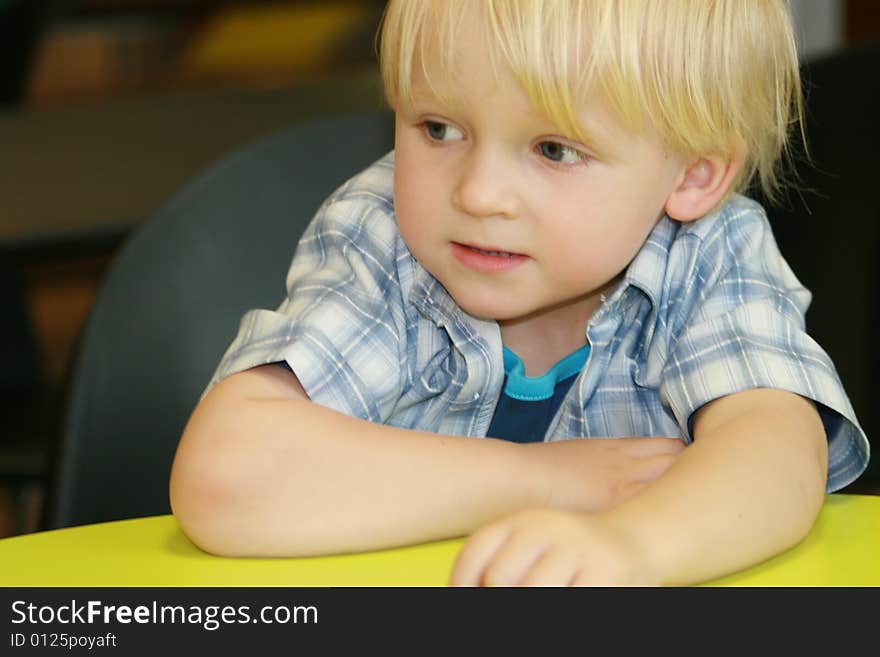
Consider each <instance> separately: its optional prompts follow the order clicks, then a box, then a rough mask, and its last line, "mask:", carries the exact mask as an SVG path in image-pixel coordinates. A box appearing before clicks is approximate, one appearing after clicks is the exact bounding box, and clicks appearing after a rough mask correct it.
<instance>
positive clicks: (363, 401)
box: [209, 191, 406, 422]
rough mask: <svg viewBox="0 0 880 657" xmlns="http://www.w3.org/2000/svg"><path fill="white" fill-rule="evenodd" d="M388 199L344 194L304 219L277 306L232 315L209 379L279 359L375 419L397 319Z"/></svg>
mask: <svg viewBox="0 0 880 657" xmlns="http://www.w3.org/2000/svg"><path fill="white" fill-rule="evenodd" d="M398 244H399V239H398V232H397V230H396V223H395V221H394V218H393V213H392V212H391V210H390V203H389V202H385V201H383V200H382V199H380V198H377V197H375V195H373V194H370V193H367V192H363V193H358V192H357V191H349V192H348V193H346V194H344V195H341V196H339V195H337V196H335V197H331V199H330V200H328V202H327V203H325V205H324V206H323V207H322V208H321V209H320V210H319V211H318V213H317V215H316V216H315V218H314V219H313V220H312V222H311V223H310V224H309V226H308V228H307V229H306V231H305V233H304V234H303V237H302V239H301V240H300V243H299V245H298V246H297V249H296V253H295V255H294V258H293V262H292V264H291V267H290V270H289V272H288V275H287V297H286V299H285V300H284V301H283V302H282V303H281V305H280V306H279V308H278V309H277V310H274V311H272V310H263V309H256V310H251V311H249V312H247V313H246V314H245V315H244V317H243V318H242V320H241V323H240V326H239V331H238V334H237V336H236V338H235V340H234V341H233V342H232V344H231V345H230V346H229V348H228V349H227V351H226V353H225V355H224V356H223V358H222V360H221V362H220V365H219V366H218V368H217V371H216V373H215V375H214V377H213V379H212V381H211V384H210V385H209V389H210V386H213V385H214V384H216V383H217V382H219V381H220V380H221V379H223V378H224V377H226V376H229V375H230V374H233V373H236V372H240V371H243V370H245V369H249V368H251V367H255V366H257V365H262V364H267V363H273V362H282V361H284V362H286V363H287V364H288V365H289V366H290V368H291V369H292V370H293V372H294V373H295V374H296V376H297V378H298V379H299V381H300V383H301V384H302V386H303V388H304V389H305V391H306V393H307V394H308V395H309V397H310V398H311V399H312V400H313V401H315V402H316V403H319V404H321V405H324V406H327V407H329V408H332V409H334V410H337V411H340V412H342V413H345V414H347V415H351V416H353V417H359V418H362V419H366V420H370V421H373V422H383V421H384V420H385V419H386V418H387V417H388V416H389V415H390V414H391V411H392V409H393V407H394V404H395V403H396V401H397V399H398V398H399V396H400V390H401V383H400V381H401V368H402V364H401V363H402V361H403V358H402V353H404V351H405V345H404V344H403V340H405V333H406V331H405V319H404V315H403V308H402V301H401V300H402V294H401V287H400V282H399V277H398V275H397V268H396V255H395V254H396V252H397V250H398V248H399V247H398Z"/></svg>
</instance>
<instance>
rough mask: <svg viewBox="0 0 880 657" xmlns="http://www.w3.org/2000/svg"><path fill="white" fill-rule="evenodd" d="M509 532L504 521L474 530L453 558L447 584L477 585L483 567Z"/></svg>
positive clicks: (508, 527)
mask: <svg viewBox="0 0 880 657" xmlns="http://www.w3.org/2000/svg"><path fill="white" fill-rule="evenodd" d="M510 532H511V528H510V526H509V525H507V524H506V523H497V524H494V525H487V526H486V527H483V528H482V529H480V530H478V531H476V532H474V534H472V535H471V537H470V538H469V539H468V540H467V542H465V544H464V547H462V548H461V551H460V552H459V553H458V556H457V557H456V559H455V564H454V565H453V566H452V573H451V574H450V576H449V585H450V586H479V585H480V579H481V577H482V574H483V569H484V568H485V567H486V564H488V563H489V561H490V560H491V559H492V557H493V556H494V555H495V553H496V552H497V551H498V549H499V548H500V547H501V546H502V545H503V544H504V541H506V540H507V537H508V536H509V535H510Z"/></svg>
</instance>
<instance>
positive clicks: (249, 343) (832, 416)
mask: <svg viewBox="0 0 880 657" xmlns="http://www.w3.org/2000/svg"><path fill="white" fill-rule="evenodd" d="M393 176H394V158H393V153H391V154H389V155H387V156H386V157H384V158H383V159H381V160H380V161H379V162H377V163H376V164H374V165H373V166H371V167H369V168H368V169H366V170H365V171H364V172H362V173H360V174H359V175H357V176H355V177H354V178H352V179H351V180H349V181H348V182H347V183H345V184H344V185H343V186H342V187H341V188H340V189H338V190H337V191H336V192H334V193H333V194H332V195H331V196H330V197H329V198H328V199H327V200H326V201H325V203H324V204H323V205H322V207H321V208H320V210H319V211H318V212H317V214H316V216H315V217H314V219H313V220H312V222H311V223H310V225H309V227H308V228H307V229H306V231H305V233H304V235H303V237H302V239H301V240H300V243H299V246H298V247H297V250H296V253H295V255H294V258H293V263H292V265H291V267H290V270H289V273H288V276H287V290H288V295H287V298H286V299H285V300H284V301H283V302H282V303H281V305H280V307H279V308H278V309H277V310H275V311H272V310H251V311H249V312H248V313H246V314H245V315H244V317H243V318H242V320H241V325H240V328H239V332H238V335H237V337H236V338H235V340H234V342H233V343H232V344H231V345H230V347H229V349H228V350H227V352H226V354H225V356H224V357H223V359H222V361H221V363H220V365H219V367H218V369H217V371H216V373H215V374H214V377H213V379H212V380H211V382H210V385H209V388H210V386H213V385H214V384H216V383H217V382H218V381H219V380H220V379H222V378H223V377H226V376H229V375H230V374H233V373H235V372H240V371H242V370H245V369H248V368H251V367H254V366H257V365H261V364H266V363H273V362H284V361H286V362H287V363H288V364H289V365H290V367H291V368H292V370H293V371H294V372H295V373H296V375H297V377H298V378H299V380H300V383H301V384H302V386H303V388H304V389H305V390H306V392H307V393H308V395H309V396H310V397H311V399H312V400H313V401H315V402H317V403H319V404H322V405H324V406H327V407H330V408H333V409H335V410H337V411H340V412H342V413H346V414H348V415H352V416H355V417H359V418H363V419H366V420H371V421H373V422H380V423H385V424H389V425H394V426H398V427H405V428H413V429H415V428H417V429H422V430H426V431H433V432H437V433H444V434H457V435H467V436H473V437H481V436H485V435H486V430H487V429H488V427H489V424H490V421H491V419H492V415H493V412H494V409H495V403H496V401H497V399H498V396H499V394H500V391H501V385H502V381H503V378H504V372H503V359H502V344H501V334H500V331H499V328H498V325H497V324H496V323H495V322H491V321H484V320H480V319H477V318H474V317H472V316H470V315H468V314H466V313H465V312H464V311H462V310H461V309H460V308H459V307H458V306H457V305H456V304H455V301H454V300H453V299H452V298H451V297H450V296H449V294H448V293H447V292H446V290H445V288H443V286H442V285H441V284H440V283H439V282H438V281H437V280H436V279H434V278H433V277H432V276H431V275H430V274H429V273H428V272H427V271H425V269H423V268H422V267H421V266H420V265H419V264H418V263H417V262H416V261H415V259H414V258H413V257H412V255H411V254H410V252H409V250H408V249H407V247H406V245H405V244H404V243H403V240H402V239H401V237H400V233H399V232H398V229H397V224H396V221H395V215H394V206H393V198H392V189H393ZM810 298H811V297H810V293H809V292H808V291H807V290H806V289H805V288H804V287H803V286H802V285H801V284H800V283H799V282H798V280H797V279H796V278H795V276H794V274H792V272H791V270H790V269H789V267H788V265H787V264H786V262H785V261H784V260H783V258H782V256H781V255H780V253H779V251H778V249H777V246H776V243H775V241H774V238H773V235H772V232H771V229H770V226H769V224H768V222H767V218H766V216H765V213H764V211H763V209H762V208H761V207H760V206H759V205H758V204H757V203H755V202H753V201H751V200H749V199H746V198H744V197H741V196H734V197H733V198H731V199H730V200H729V201H728V202H727V203H726V204H724V206H723V207H722V208H721V209H719V210H718V211H716V212H714V213H712V214H710V215H707V216H706V217H704V218H702V219H701V220H699V221H697V222H693V223H686V224H679V223H677V222H674V221H672V220H670V219H668V218H664V219H662V220H661V221H660V222H659V223H658V224H657V226H656V227H655V228H654V230H653V232H652V233H651V234H650V236H649V237H648V240H647V241H646V242H645V244H644V245H643V246H642V248H641V250H640V251H639V252H638V254H637V255H636V257H635V258H634V259H633V261H632V262H631V263H630V265H629V267H628V268H627V270H626V273H625V275H624V278H623V280H622V281H621V283H620V285H619V286H618V287H617V288H616V289H615V290H614V292H613V293H610V294H609V295H608V296H607V298H605V299H604V302H603V303H602V305H601V306H600V308H599V310H598V311H597V312H596V313H595V314H594V316H593V317H592V319H591V320H590V322H589V325H588V326H587V327H586V336H587V338H588V339H589V342H590V345H591V351H590V356H589V359H588V360H587V363H586V364H585V366H584V368H583V370H582V371H581V373H580V375H579V377H578V379H577V380H576V382H575V384H574V385H573V386H572V387H571V389H570V390H569V392H568V395H567V396H566V398H565V400H564V401H563V403H562V406H561V407H560V409H559V412H558V413H557V414H556V417H555V418H554V420H553V421H552V422H551V424H550V426H549V428H548V430H547V433H546V435H545V437H544V439H545V441H552V440H565V439H569V438H580V437H611V438H613V437H622V436H680V437H681V438H682V439H683V440H685V441H686V442H690V441H691V440H692V433H691V428H692V427H691V424H692V420H693V416H694V413H695V411H697V410H698V409H699V408H700V407H701V406H703V405H704V404H706V403H707V402H709V401H711V400H713V399H717V398H718V397H722V396H724V395H729V394H731V393H735V392H737V391H741V390H746V389H751V388H759V387H765V388H779V389H783V390H788V391H791V392H794V393H797V394H799V395H803V396H804V397H808V398H810V399H812V400H814V401H816V402H817V403H818V404H819V406H818V408H819V410H820V414H821V416H822V420H823V422H824V425H825V430H826V432H827V435H828V445H829V467H828V483H827V489H828V491H829V492H830V491H833V490H837V489H839V488H842V487H843V486H845V485H847V484H848V483H850V482H851V481H853V480H854V479H855V478H856V477H857V476H858V475H859V474H860V473H861V472H862V471H863V470H864V468H865V467H866V465H867V462H868V449H869V448H868V442H867V440H866V438H865V435H864V433H863V432H862V430H861V428H860V427H859V425H858V421H857V420H856V417H855V414H854V412H853V409H852V406H851V404H850V402H849V399H848V398H847V396H846V393H845V392H844V390H843V386H842V385H841V382H840V380H839V378H838V376H837V373H836V371H835V369H834V365H833V364H832V362H831V360H830V359H829V357H828V356H827V354H826V353H825V352H824V351H823V350H822V349H821V348H820V347H819V345H818V344H816V342H814V341H813V340H812V339H811V338H810V337H809V336H808V335H807V334H806V333H805V331H804V313H805V311H806V309H807V306H808V305H809V302H810Z"/></svg>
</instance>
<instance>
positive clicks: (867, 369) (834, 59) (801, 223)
mask: <svg viewBox="0 0 880 657" xmlns="http://www.w3.org/2000/svg"><path fill="white" fill-rule="evenodd" d="M878 70H880V43H873V44H866V45H862V46H859V47H854V48H850V49H847V50H844V51H842V52H839V53H836V54H834V55H830V56H827V57H823V58H821V59H817V60H815V61H810V62H806V63H805V65H804V66H803V69H802V74H803V77H804V87H805V92H806V96H807V103H806V114H807V115H806V132H807V144H808V148H809V152H810V156H811V160H812V161H811V162H808V161H801V162H800V163H799V166H798V172H799V175H800V178H801V182H800V188H801V191H800V192H799V193H798V192H790V193H789V197H788V199H787V200H786V201H785V202H784V203H781V204H780V206H778V207H768V214H769V215H770V220H771V223H772V224H773V230H774V234H775V235H776V238H777V241H778V243H779V246H780V249H781V250H782V253H783V255H784V256H785V257H786V259H787V260H788V262H789V264H790V265H791V267H792V269H793V270H794V272H795V273H796V274H797V276H798V278H800V280H801V282H803V283H804V285H806V286H807V287H808V288H810V290H812V292H813V303H812V305H811V307H810V309H809V311H808V312H807V329H808V330H809V332H810V333H811V335H813V337H815V338H816V340H817V341H818V342H819V344H821V345H822V346H823V347H824V348H825V349H826V351H828V353H829V354H830V355H831V357H832V358H833V359H834V362H835V365H836V366H837V369H838V373H839V374H840V377H841V379H842V380H843V382H844V385H845V386H846V389H847V392H848V393H849V396H850V399H851V400H852V403H853V406H854V407H855V410H856V414H857V415H858V418H859V420H860V422H861V424H862V427H863V429H864V430H865V433H866V434H867V436H868V440H869V441H871V445H872V452H873V458H872V460H871V464H870V465H869V468H868V471H867V472H866V473H865V474H864V475H862V477H861V478H860V479H859V480H857V481H856V482H855V483H854V484H852V485H851V486H849V487H848V488H847V489H846V492H853V493H856V492H858V493H878V494H880V439H878V437H877V432H878V430H880V413H878V404H877V401H876V400H875V399H874V397H875V395H877V394H878V392H880V384H878V373H880V340H878V335H880V333H878V328H880V199H878V194H877V187H875V186H876V185H877V172H878V167H877V163H876V158H877V153H880V121H878V118H877V111H878V110H877V108H878V107H880V77H878V73H877V71H878Z"/></svg>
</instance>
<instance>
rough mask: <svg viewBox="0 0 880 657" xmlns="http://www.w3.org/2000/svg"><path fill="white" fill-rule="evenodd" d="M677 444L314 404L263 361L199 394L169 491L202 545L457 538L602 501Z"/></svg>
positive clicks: (648, 474) (363, 545)
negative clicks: (440, 429)
mask: <svg viewBox="0 0 880 657" xmlns="http://www.w3.org/2000/svg"><path fill="white" fill-rule="evenodd" d="M681 449H682V445H681V441H679V440H677V439H675V440H673V439H658V438H651V439H631V440H630V439H618V440H613V441H611V440H609V441H601V440H600V441H592V440H573V441H563V442H562V443H552V444H544V443H535V444H530V445H518V444H515V443H510V442H506V441H502V440H494V439H480V440H475V439H473V438H464V437H456V436H440V435H437V434H433V433H426V432H418V431H410V430H405V429H398V428H394V427H389V426H384V425H380V424H374V423H371V422H367V421H364V420H359V419H355V418H352V417H348V416H346V415H343V414H341V413H338V412H336V411H333V410H330V409H327V408H324V407H322V406H320V405H318V404H315V403H313V402H311V401H310V400H309V399H308V398H307V397H306V395H305V392H304V391H303V389H302V387H301V386H300V385H299V382H298V380H297V379H296V377H295V376H294V375H293V374H292V373H291V372H289V371H288V370H286V369H284V368H282V367H279V366H277V365H269V366H264V367H258V368H254V369H252V370H248V371H245V372H242V373H240V374H236V375H232V376H230V377H228V378H227V379H224V380H223V381H221V382H220V383H219V384H218V385H217V386H215V387H214V388H213V389H212V390H211V391H210V392H209V393H208V394H207V395H206V396H205V398H204V399H203V400H202V401H201V402H200V403H199V405H198V406H197V408H196V410H195V411H194V413H193V415H192V417H191V418H190V421H189V423H188V424H187V427H186V429H185V430H184V434H183V437H182V439H181V442H180V445H179V447H178V451H177V454H176V456H175V461H174V466H173V469H172V474H171V486H170V495H171V504H172V508H173V510H174V514H175V516H176V517H177V519H178V521H179V522H180V524H181V526H182V528H183V529H184V531H185V532H186V533H187V534H188V535H189V537H190V538H191V539H192V540H193V541H194V542H196V543H197V544H198V545H200V546H201V547H202V548H204V549H205V550H207V551H209V552H214V553H217V554H223V555H234V556H301V555H311V554H322V553H332V552H346V551H356V550H367V549H374V548H384V547H389V546H394V545H401V544H407V543H415V542H422V541H426V540H432V539H440V538H448V537H453V536H463V535H466V534H468V533H470V532H471V531H472V530H474V529H475V528H476V527H478V526H481V525H483V524H485V523H486V522H489V521H490V520H493V519H495V518H497V517H499V516H501V515H504V514H506V513H510V512H513V511H515V510H517V509H521V508H523V507H526V506H531V505H538V504H541V505H549V506H553V507H555V508H566V509H570V510H581V511H583V510H586V509H598V508H604V507H606V506H608V505H609V504H611V503H613V502H616V501H619V500H620V499H622V498H624V497H626V496H627V495H630V494H632V493H633V492H634V491H635V490H638V489H639V488H640V487H641V486H643V485H644V484H645V483H646V482H648V481H650V480H652V479H654V478H655V477H656V476H658V475H659V474H660V473H661V472H663V471H664V470H666V468H667V467H668V466H669V464H670V463H671V462H672V461H673V460H674V458H675V457H676V456H677V455H678V454H679V452H680V451H681Z"/></svg>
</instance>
